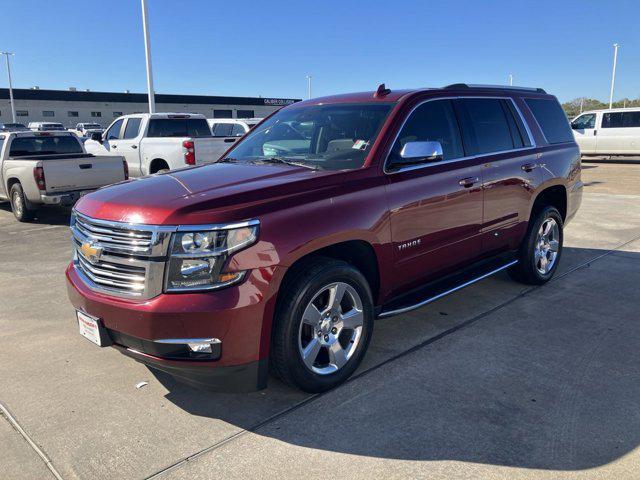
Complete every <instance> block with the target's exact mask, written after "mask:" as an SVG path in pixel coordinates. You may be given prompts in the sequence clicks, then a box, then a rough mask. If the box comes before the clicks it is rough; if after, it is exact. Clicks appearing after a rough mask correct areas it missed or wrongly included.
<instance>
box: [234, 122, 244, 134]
mask: <svg viewBox="0 0 640 480" xmlns="http://www.w3.org/2000/svg"><path fill="white" fill-rule="evenodd" d="M242 135H244V127H243V126H242V125H240V124H239V123H236V124H234V125H233V128H232V129H231V136H232V137H241V136H242Z"/></svg>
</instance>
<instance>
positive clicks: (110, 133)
mask: <svg viewBox="0 0 640 480" xmlns="http://www.w3.org/2000/svg"><path fill="white" fill-rule="evenodd" d="M121 127H122V119H120V120H116V122H115V123H114V124H113V125H111V128H110V129H109V130H107V134H106V135H105V136H104V138H105V139H106V140H113V139H118V138H120V128H121Z"/></svg>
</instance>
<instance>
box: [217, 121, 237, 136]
mask: <svg viewBox="0 0 640 480" xmlns="http://www.w3.org/2000/svg"><path fill="white" fill-rule="evenodd" d="M232 129H233V124H232V123H216V124H214V125H213V136H214V137H230V136H231V130H232Z"/></svg>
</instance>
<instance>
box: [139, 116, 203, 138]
mask: <svg viewBox="0 0 640 480" xmlns="http://www.w3.org/2000/svg"><path fill="white" fill-rule="evenodd" d="M147 136H148V137H209V136H211V130H210V129H209V124H208V123H207V121H206V120H205V119H204V118H156V119H153V120H150V121H149V132H148V134H147Z"/></svg>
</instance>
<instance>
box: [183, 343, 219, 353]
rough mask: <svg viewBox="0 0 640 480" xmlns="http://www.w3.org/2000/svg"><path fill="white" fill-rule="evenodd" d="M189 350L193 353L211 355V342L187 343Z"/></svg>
mask: <svg viewBox="0 0 640 480" xmlns="http://www.w3.org/2000/svg"><path fill="white" fill-rule="evenodd" d="M187 345H188V347H189V350H191V351H192V352H194V353H212V352H213V349H212V347H211V342H193V343H187Z"/></svg>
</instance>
